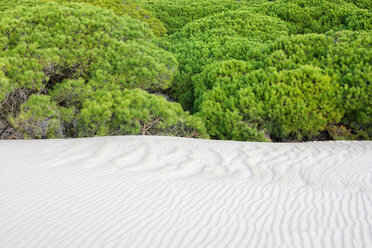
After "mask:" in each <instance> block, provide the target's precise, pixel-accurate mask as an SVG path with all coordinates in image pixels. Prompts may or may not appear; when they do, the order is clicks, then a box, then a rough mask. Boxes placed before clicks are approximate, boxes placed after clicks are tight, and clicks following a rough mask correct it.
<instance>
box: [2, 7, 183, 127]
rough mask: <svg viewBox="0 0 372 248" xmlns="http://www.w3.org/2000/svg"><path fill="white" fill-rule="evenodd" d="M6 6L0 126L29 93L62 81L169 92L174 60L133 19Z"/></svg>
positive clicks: (90, 10) (92, 11) (85, 10)
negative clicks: (78, 81) (20, 95)
mask: <svg viewBox="0 0 372 248" xmlns="http://www.w3.org/2000/svg"><path fill="white" fill-rule="evenodd" d="M3 2H4V1H3ZM3 2H2V3H3ZM5 2H9V5H15V6H14V7H13V8H8V9H6V10H4V11H2V12H0V20H1V25H0V37H1V38H0V58H1V59H0V66H1V73H0V82H1V84H0V92H1V94H0V97H1V98H0V117H1V119H2V120H1V122H5V123H9V121H8V120H7V118H8V116H9V114H11V115H13V116H14V113H15V112H16V110H17V109H18V108H19V106H20V105H21V104H22V103H23V102H24V101H25V100H27V98H28V96H30V95H31V94H47V93H48V92H50V91H53V90H54V88H56V89H57V88H58V89H61V87H60V86H58V85H59V84H61V83H63V82H64V81H66V80H77V79H79V80H82V81H81V82H80V84H79V85H80V88H85V87H86V88H87V89H90V90H91V91H95V90H97V89H107V90H109V89H111V88H114V89H116V88H117V87H119V88H121V89H123V88H138V87H141V88H143V89H146V90H149V91H152V92H156V91H161V90H163V89H166V88H168V87H169V85H170V83H171V81H172V78H173V75H174V73H175V71H176V70H177V62H176V60H175V58H174V57H173V56H172V55H171V54H170V53H168V52H166V51H164V50H162V49H160V48H158V47H157V46H156V45H154V44H153V43H151V39H153V38H154V36H153V34H152V32H151V30H149V29H148V28H147V25H146V24H143V23H141V22H139V21H137V20H133V19H131V18H129V17H125V16H121V17H118V16H116V15H114V14H113V12H112V11H108V10H104V9H100V8H97V7H91V6H87V5H81V4H72V3H71V4H67V5H64V4H57V3H42V2H31V1H25V2H24V1H15V2H13V1H5ZM23 3H25V6H24V5H23ZM2 6H4V5H1V7H2ZM14 92H16V93H14ZM17 92H22V95H23V97H22V98H21V97H19V98H18V100H17V99H16V98H15V97H14V96H17V94H18V93H17ZM60 92H61V90H60ZM65 94H67V93H65ZM18 95H19V94H18ZM24 95H25V96H24ZM55 95H56V94H55ZM10 96H12V97H11V98H12V101H8V100H7V99H9V97H10ZM81 100H82V99H81ZM64 101H65V103H64V104H68V103H66V101H68V99H64ZM5 102H7V104H5ZM9 103H11V104H9ZM70 105H71V103H70Z"/></svg>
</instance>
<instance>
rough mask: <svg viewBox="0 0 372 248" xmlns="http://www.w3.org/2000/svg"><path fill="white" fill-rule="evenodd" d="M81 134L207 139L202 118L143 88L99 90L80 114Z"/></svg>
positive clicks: (78, 118)
mask: <svg viewBox="0 0 372 248" xmlns="http://www.w3.org/2000/svg"><path fill="white" fill-rule="evenodd" d="M77 125H78V132H79V134H78V135H79V136H80V137H86V136H94V135H96V136H103V135H134V134H143V135H146V134H149V135H150V134H151V135H168V136H181V137H200V138H208V134H207V132H206V129H205V127H204V124H203V123H202V121H201V120H200V119H199V118H197V117H194V116H190V115H188V113H187V112H184V111H183V110H182V107H181V105H179V104H178V103H171V102H168V101H167V100H166V99H165V98H164V97H161V96H157V95H152V94H148V93H146V92H144V91H142V90H140V89H134V90H126V89H125V90H123V91H118V90H117V91H96V92H95V93H94V94H93V95H92V96H91V97H90V98H89V99H87V100H86V101H84V103H83V107H82V109H81V112H80V114H79V115H78V117H77Z"/></svg>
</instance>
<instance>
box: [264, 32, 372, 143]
mask: <svg viewBox="0 0 372 248" xmlns="http://www.w3.org/2000/svg"><path fill="white" fill-rule="evenodd" d="M371 44H372V39H371V35H370V34H369V33H368V32H351V31H342V32H331V33H328V34H308V35H298V36H293V37H290V38H289V39H279V40H278V41H277V42H275V43H274V44H273V45H272V46H271V47H270V49H269V52H268V53H265V54H263V55H262V60H264V61H265V63H266V66H270V67H273V66H274V67H276V68H277V69H279V70H282V69H289V68H296V67H299V66H301V65H306V64H311V65H314V66H317V67H320V68H322V69H324V71H325V72H326V73H327V74H328V75H329V76H330V77H331V78H332V79H333V80H334V81H335V82H337V83H338V84H339V85H340V87H339V88H338V90H339V91H340V93H341V96H342V98H341V100H340V104H341V106H342V108H343V109H344V111H345V115H344V117H343V119H342V123H343V124H345V125H346V126H348V127H350V128H352V129H353V130H354V131H357V130H359V131H365V132H367V133H368V135H369V136H372V130H371V129H372V102H371V100H370V99H372V85H371V84H370V82H371V81H372V65H371V57H372V52H371V49H370V46H371Z"/></svg>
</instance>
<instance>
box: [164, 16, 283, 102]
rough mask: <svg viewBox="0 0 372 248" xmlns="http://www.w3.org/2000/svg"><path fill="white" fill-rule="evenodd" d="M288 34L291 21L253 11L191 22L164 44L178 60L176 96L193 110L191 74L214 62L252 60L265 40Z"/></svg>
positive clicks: (174, 93)
mask: <svg viewBox="0 0 372 248" xmlns="http://www.w3.org/2000/svg"><path fill="white" fill-rule="evenodd" d="M289 33H290V25H289V24H287V23H285V22H283V21H281V20H279V19H277V18H273V17H268V16H263V15H259V14H255V13H252V12H250V11H230V12H226V13H220V14H217V15H213V16H210V17H206V18H203V19H200V20H197V21H195V22H192V23H189V24H188V25H186V26H185V27H184V28H183V29H182V30H181V31H180V32H177V33H175V34H173V35H172V36H170V37H169V38H167V41H166V42H164V44H163V47H165V48H167V49H169V51H171V52H173V53H175V54H176V55H177V59H178V61H179V74H178V75H177V77H176V78H175V80H174V92H173V96H174V97H175V98H176V99H177V100H178V101H179V102H180V103H181V104H182V105H183V106H184V107H185V108H187V109H191V108H192V106H193V102H194V100H195V99H194V96H193V91H194V89H193V85H192V83H191V76H193V75H195V74H197V73H200V72H201V71H202V70H203V67H204V66H206V65H208V64H210V63H213V62H215V61H219V60H226V59H231V58H234V59H239V60H248V59H252V58H254V57H255V56H257V55H258V54H260V47H262V46H263V45H264V44H265V43H267V42H271V41H273V40H275V39H276V38H279V37H283V36H288V35H289Z"/></svg>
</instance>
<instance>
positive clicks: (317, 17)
mask: <svg viewBox="0 0 372 248" xmlns="http://www.w3.org/2000/svg"><path fill="white" fill-rule="evenodd" d="M253 9H255V10H256V11H257V12H259V13H262V14H266V15H270V16H275V17H279V18H281V19H282V20H284V21H287V22H290V23H292V24H294V25H295V26H296V28H297V32H298V33H324V32H327V31H330V30H343V29H353V30H359V29H365V28H366V29H370V28H371V23H370V22H371V21H370V19H369V20H368V19H364V20H358V21H359V22H360V21H363V22H364V23H363V24H359V25H348V22H350V21H352V19H353V18H351V17H352V16H355V12H359V15H366V16H370V15H371V14H370V13H369V12H368V10H361V9H358V8H357V7H356V6H355V5H353V4H348V3H345V2H344V1H340V0H332V1H324V0H310V1H309V0H282V1H274V2H270V3H267V4H262V5H257V6H255V7H254V8H253ZM361 12H363V14H361ZM352 22H355V21H352Z"/></svg>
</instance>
